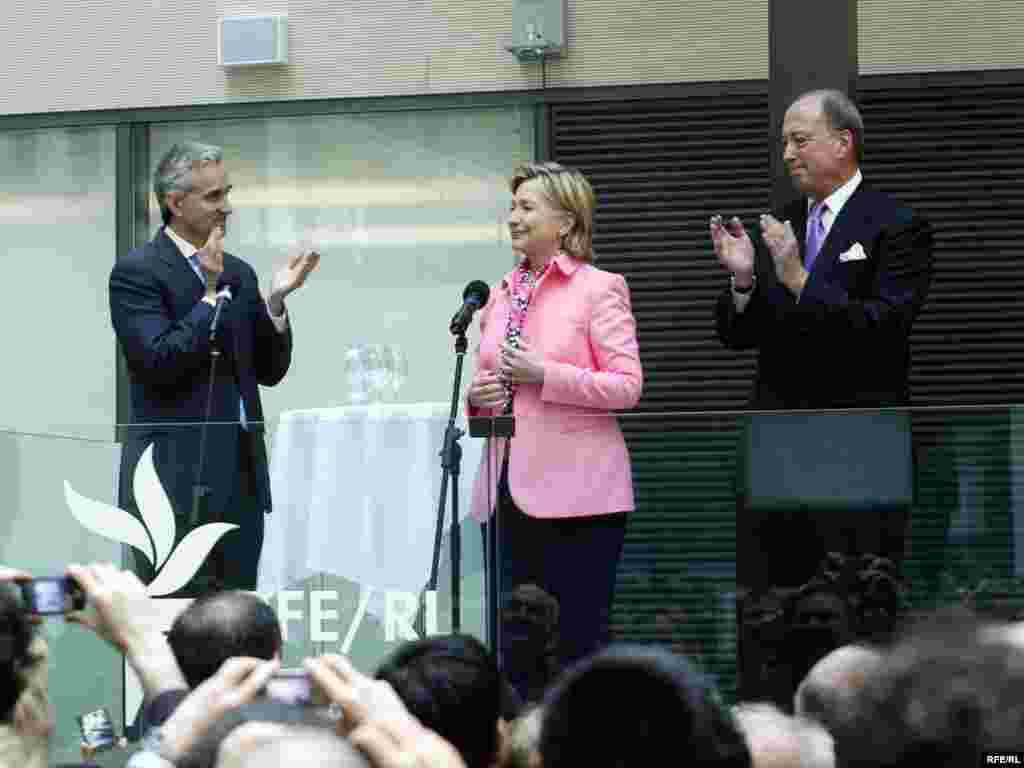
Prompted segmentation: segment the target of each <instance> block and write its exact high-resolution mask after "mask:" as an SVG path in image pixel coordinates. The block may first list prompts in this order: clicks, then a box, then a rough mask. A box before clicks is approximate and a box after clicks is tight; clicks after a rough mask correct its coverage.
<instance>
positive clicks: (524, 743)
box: [498, 704, 544, 768]
mask: <svg viewBox="0 0 1024 768" xmlns="http://www.w3.org/2000/svg"><path fill="white" fill-rule="evenodd" d="M543 718H544V710H543V709H542V708H541V707H540V706H539V705H537V704H533V705H530V706H529V707H527V708H526V709H525V710H523V711H522V712H521V713H520V715H519V717H517V718H516V719H515V720H513V721H512V722H511V723H510V725H509V729H508V738H507V739H506V742H505V745H504V746H505V749H504V752H503V754H502V758H501V760H499V761H498V765H499V766H500V768H541V765H542V764H543V761H542V760H541V756H540V730H541V725H542V723H543Z"/></svg>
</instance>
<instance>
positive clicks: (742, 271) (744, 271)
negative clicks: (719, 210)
mask: <svg viewBox="0 0 1024 768" xmlns="http://www.w3.org/2000/svg"><path fill="white" fill-rule="evenodd" d="M710 231H711V243H712V245H714V247H715V256H716V257H718V263H719V264H721V265H722V266H723V267H725V269H727V270H728V271H729V272H731V273H732V274H733V275H734V276H735V277H736V282H737V284H738V285H739V286H741V287H745V286H747V285H749V284H750V281H751V280H753V275H754V244H753V243H752V242H751V241H750V236H749V235H748V234H747V230H746V229H745V228H744V227H743V223H742V222H741V221H740V220H739V219H738V218H737V217H736V216H733V217H732V218H731V219H729V222H728V223H725V222H723V221H722V217H721V216H712V217H711V223H710Z"/></svg>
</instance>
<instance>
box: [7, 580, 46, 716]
mask: <svg viewBox="0 0 1024 768" xmlns="http://www.w3.org/2000/svg"><path fill="white" fill-rule="evenodd" d="M33 637H34V631H33V627H32V624H31V623H30V622H29V620H28V616H26V615H25V610H24V608H23V606H22V604H21V600H20V598H19V597H18V595H17V593H16V592H15V591H14V589H13V588H11V587H10V586H9V585H7V584H0V722H10V721H11V719H12V718H13V716H14V705H15V704H17V702H18V699H19V698H20V697H21V693H22V691H24V690H25V685H26V672H28V671H29V670H30V669H31V668H32V667H33V665H35V664H36V663H37V662H38V659H37V658H36V657H35V656H34V655H33V654H32V652H31V651H30V650H29V648H30V647H31V645H32V638H33Z"/></svg>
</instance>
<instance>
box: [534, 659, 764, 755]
mask: <svg viewBox="0 0 1024 768" xmlns="http://www.w3.org/2000/svg"><path fill="white" fill-rule="evenodd" d="M543 706H544V716H543V725H542V726H541V749H540V753H541V756H542V760H543V765H544V768H568V767H569V766H572V767H573V768H576V766H588V767H589V768H599V767H600V766H617V767H618V768H629V767H630V766H637V767H638V768H639V767H641V766H642V767H643V768H648V766H651V765H662V764H665V763H666V761H669V762H671V763H672V764H676V765H702V766H723V767H724V766H730V767H733V766H734V767H735V768H745V767H746V766H749V765H750V752H749V750H748V748H747V745H746V743H745V742H744V740H743V737H742V735H741V734H740V732H739V730H738V728H737V726H736V724H735V722H734V721H733V719H732V717H731V716H730V715H729V714H728V713H727V712H725V711H724V710H723V709H722V708H721V707H720V706H719V705H718V703H717V701H716V700H715V696H714V692H713V690H712V688H711V687H710V685H709V683H708V681H707V679H706V678H705V677H704V676H703V675H702V674H700V673H698V672H697V671H696V670H695V669H694V668H693V667H692V666H691V665H690V663H689V662H688V661H687V660H686V659H684V658H683V657H681V656H677V655H675V654H673V653H671V652H669V651H667V650H665V649H663V648H658V647H652V646H639V645H613V646H609V647H608V648H606V649H604V650H602V651H600V652H598V653H597V654H595V655H593V656H590V657H588V658H586V659H584V660H582V661H581V662H579V663H577V664H576V665H575V666H573V667H572V668H570V669H569V670H568V671H567V672H566V673H565V674H564V675H563V677H562V678H561V679H560V680H559V681H558V682H557V683H556V684H555V686H554V687H553V688H552V689H551V690H550V691H549V693H548V695H547V696H545V699H544V704H543Z"/></svg>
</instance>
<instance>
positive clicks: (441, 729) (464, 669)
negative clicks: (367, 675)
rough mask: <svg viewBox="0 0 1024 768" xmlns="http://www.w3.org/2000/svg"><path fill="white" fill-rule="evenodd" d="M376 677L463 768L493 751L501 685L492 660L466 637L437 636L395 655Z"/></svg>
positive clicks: (479, 766)
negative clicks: (449, 747)
mask: <svg viewBox="0 0 1024 768" xmlns="http://www.w3.org/2000/svg"><path fill="white" fill-rule="evenodd" d="M375 677H376V678H377V679H378V680H384V681H386V682H388V683H390V684H391V686H392V687H393V688H394V689H395V692H396V693H397V694H398V696H399V698H400V699H401V700H402V702H403V703H404V704H405V706H406V708H407V709H408V710H409V711H410V712H411V713H412V714H413V715H415V716H416V717H417V718H418V719H419V721H420V722H421V723H423V725H424V726H426V727H427V728H429V729H430V730H432V731H436V732H437V733H438V734H440V735H441V736H442V737H443V738H445V739H447V740H448V741H449V742H451V744H452V746H454V747H455V748H456V749H457V750H458V751H459V754H460V755H462V759H463V760H465V761H466V765H467V766H468V768H487V766H490V765H492V764H493V762H494V760H495V756H496V753H497V749H498V718H499V717H500V716H501V714H502V697H503V690H504V681H503V680H502V677H501V675H500V673H499V672H498V665H497V663H496V662H495V659H494V656H493V655H491V653H490V652H489V651H488V650H487V648H485V647H484V646H483V644H482V643H481V642H480V641H479V640H477V639H476V638H475V637H472V636H470V635H438V636H433V637H427V638H423V639H422V640H414V641H412V642H409V643H406V644H405V645H403V646H401V647H400V648H398V650H396V651H395V652H394V653H393V654H392V655H391V656H390V657H389V658H388V659H386V660H385V661H384V662H383V663H382V664H381V665H380V667H379V668H378V669H377V673H376V675H375Z"/></svg>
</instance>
